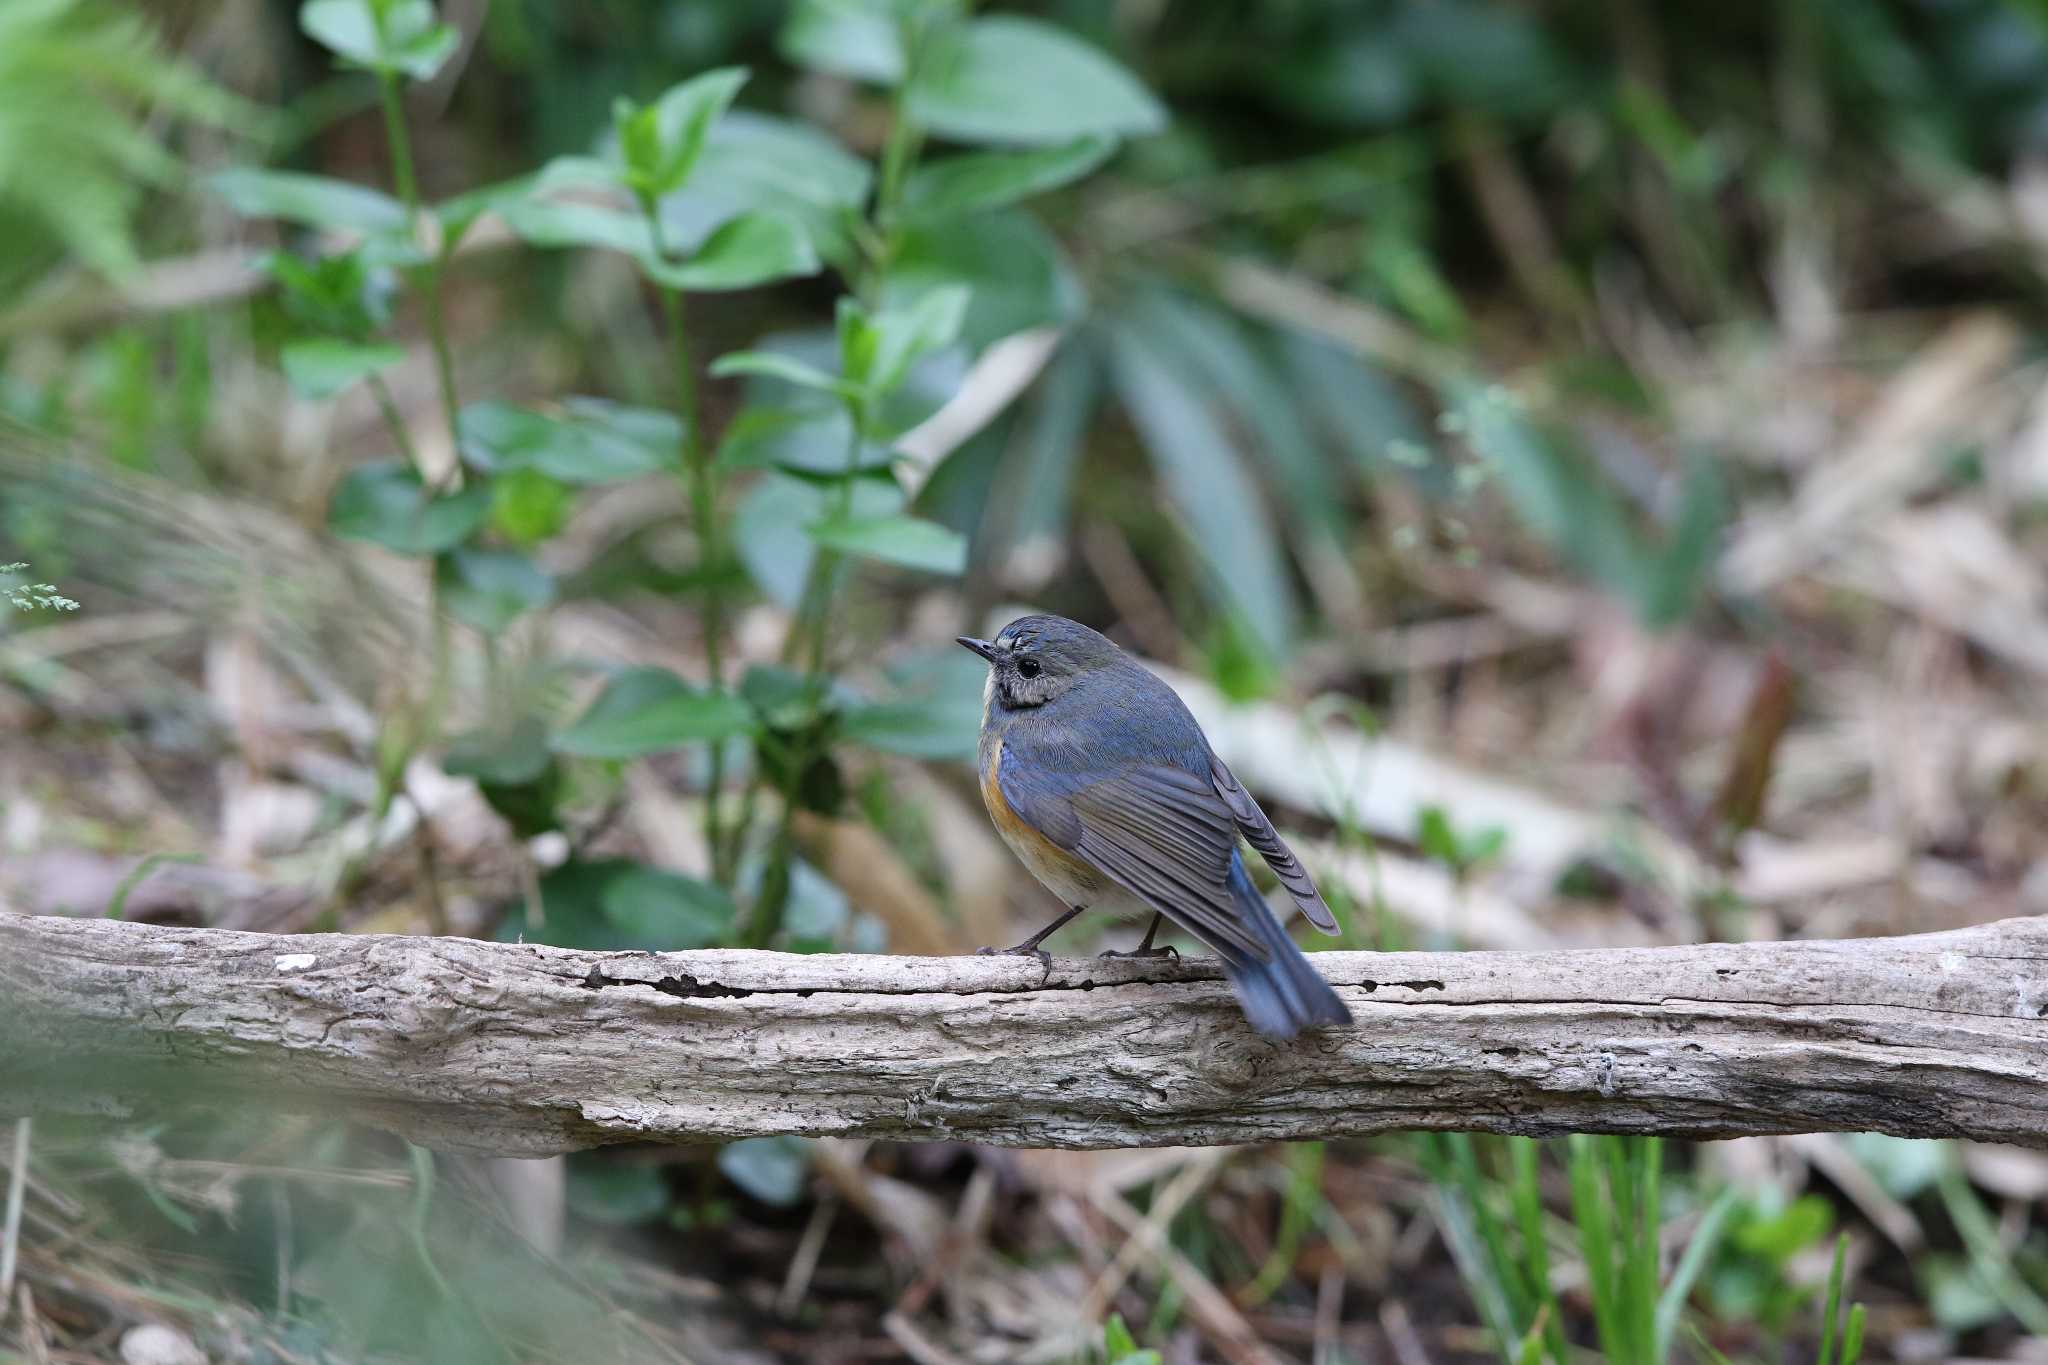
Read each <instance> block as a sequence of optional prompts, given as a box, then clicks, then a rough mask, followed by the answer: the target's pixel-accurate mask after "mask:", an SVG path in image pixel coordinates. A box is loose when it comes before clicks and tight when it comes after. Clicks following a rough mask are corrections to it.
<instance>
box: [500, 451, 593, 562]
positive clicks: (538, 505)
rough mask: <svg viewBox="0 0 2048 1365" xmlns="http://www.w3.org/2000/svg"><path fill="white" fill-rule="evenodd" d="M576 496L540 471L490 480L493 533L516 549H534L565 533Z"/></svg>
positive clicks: (509, 473) (514, 472)
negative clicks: (560, 532)
mask: <svg viewBox="0 0 2048 1365" xmlns="http://www.w3.org/2000/svg"><path fill="white" fill-rule="evenodd" d="M575 500H576V495H575V493H574V492H572V491H571V490H570V488H569V486H568V485H567V484H564V483H563V482H562V481H561V480H559V479H551V478H549V477H548V476H547V475H545V474H543V473H541V472H540V471H539V470H538V469H531V468H528V469H511V470H507V471H505V472H504V473H503V474H500V475H497V476H496V477H494V478H493V479H492V480H491V529H493V530H495V531H496V532H497V533H498V534H499V535H501V536H503V537H505V539H507V540H509V541H511V542H512V543H513V544H515V545H525V546H533V545H538V544H540V542H542V541H544V540H546V539H547V538H548V537H549V536H551V535H553V534H554V533H555V532H557V531H559V530H561V529H562V524H563V523H564V522H566V521H567V520H568V519H569V509H570V508H571V506H573V505H574V503H575Z"/></svg>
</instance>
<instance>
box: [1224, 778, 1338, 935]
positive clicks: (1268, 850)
mask: <svg viewBox="0 0 2048 1365" xmlns="http://www.w3.org/2000/svg"><path fill="white" fill-rule="evenodd" d="M1209 775H1210V777H1212V778H1213V779H1215V783H1216V794H1217V795H1218V796H1220V797H1222V798H1223V804H1224V805H1225V806H1227V807H1229V809H1230V814H1231V817H1232V818H1233V819H1235V820H1236V821H1237V827H1238V829H1240V830H1242V831H1243V832H1244V837H1245V840H1246V842H1248V843H1249V844H1250V845H1251V846H1252V847H1253V848H1255V849H1257V850H1258V851H1259V856H1260V857H1262V858H1264V859H1265V860H1266V866H1267V867H1270V868H1272V869H1273V875H1274V876H1276V877H1278V878H1279V879H1280V885H1282V886H1284V887H1286V888H1287V894H1288V895H1289V896H1292V897H1293V898H1294V904H1295V905H1296V906H1297V907H1298V908H1299V909H1300V910H1301V913H1302V914H1303V915H1305V916H1306V917H1307V918H1308V922H1309V923H1310V924H1313V925H1314V926H1315V927H1316V928H1318V929H1320V930H1322V931H1323V932H1324V933H1326V934H1334V933H1337V932H1339V930H1338V928H1337V917H1336V916H1335V915H1333V914H1331V913H1330V907H1329V905H1328V904H1327V903H1325V902H1324V900H1323V894H1322V892H1320V891H1318V890H1316V884H1315V882H1314V881H1313V880H1311V879H1310V877H1309V875H1308V869H1307V868H1305V867H1303V866H1302V865H1301V859H1299V858H1297V857H1295V856H1294V850H1293V849H1291V848H1289V847H1288V846H1287V844H1286V843H1285V841H1283V840H1282V839H1281V838H1280V832H1279V831H1278V830H1276V829H1274V828H1273V822H1272V821H1271V820H1268V819H1267V818H1266V812H1264V811H1262V810H1260V809H1259V803H1258V802H1257V801H1254V800H1253V799H1252V794H1251V793H1250V792H1248V791H1246V790H1245V789H1244V784H1243V783H1242V782H1239V781H1238V780H1237V774H1236V773H1233V772H1232V771H1230V768H1229V766H1228V765H1227V764H1225V763H1224V761H1223V760H1222V759H1220V758H1218V757H1216V756H1215V755H1214V754H1211V755H1209Z"/></svg>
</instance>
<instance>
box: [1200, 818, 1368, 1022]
mask: <svg viewBox="0 0 2048 1365" xmlns="http://www.w3.org/2000/svg"><path fill="white" fill-rule="evenodd" d="M1230 874H1231V889H1232V890H1233V891H1235V892H1236V893H1237V899H1238V904H1239V905H1240V906H1241V907H1242V911H1241V913H1242V914H1243V916H1244V921H1245V924H1246V926H1247V927H1248V928H1250V929H1251V930H1252V932H1253V933H1254V934H1256V935H1257V936H1258V938H1259V940H1260V941H1261V942H1263V943H1264V944H1265V945H1266V960H1265V961H1264V962H1260V961H1259V960H1257V959H1256V958H1253V957H1250V956H1247V955H1246V954H1244V953H1241V952H1229V951H1226V952H1224V953H1222V954H1221V956H1222V958H1223V970H1224V974H1225V975H1226V976H1228V977H1229V978H1230V988H1231V989H1232V990H1233V991H1235V992H1236V993H1237V1003H1238V1004H1239V1005H1240V1006H1241V1007H1242V1008H1243V1010H1244V1015H1245V1018H1247V1019H1249V1020H1250V1021H1251V1025H1252V1027H1253V1028H1255V1029H1257V1030H1258V1031H1259V1032H1260V1033H1263V1034H1265V1035H1266V1036H1267V1037H1268V1038H1292V1037H1293V1036H1294V1035H1295V1034H1297V1033H1299V1032H1301V1031H1302V1030H1303V1029H1305V1028H1315V1027H1317V1026H1318V1025H1322V1024H1348V1023H1350V1022H1351V1011H1350V1010H1348V1009H1346V1008H1345V1007H1344V1002H1343V1001H1342V1000H1339V999H1338V998H1337V992H1335V991H1333V990H1331V989H1330V983H1329V982H1327V981H1325V980H1324V979H1323V975H1322V973H1321V972H1318V971H1317V970H1316V969H1315V968H1314V967H1313V966H1312V965H1310V963H1309V960H1308V958H1307V957H1306V956H1305V955H1304V954H1303V953H1302V951H1301V949H1299V948H1297V947H1295V946H1294V940H1293V939H1291V938H1289V937H1288V936H1287V930H1286V929H1284V928H1282V927H1281V924H1280V921H1279V920H1278V919H1276V918H1274V915H1273V911H1272V909H1271V908H1270V907H1268V906H1267V904H1266V900H1265V897H1263V896H1261V895H1260V894H1259V892H1258V888H1256V887H1254V886H1253V885H1252V879H1251V875H1250V874H1249V873H1247V872H1246V871H1245V870H1244V864H1243V863H1242V862H1239V861H1236V860H1235V859H1233V865H1232V867H1231V869H1230Z"/></svg>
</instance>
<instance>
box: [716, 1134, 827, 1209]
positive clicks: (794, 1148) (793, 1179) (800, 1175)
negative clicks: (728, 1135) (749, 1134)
mask: <svg viewBox="0 0 2048 1365" xmlns="http://www.w3.org/2000/svg"><path fill="white" fill-rule="evenodd" d="M718 1169H719V1170H720V1171H722V1172H724V1173H725V1178H726V1179H728V1180H730V1181H732V1183H733V1184H735V1185H737V1186H739V1187H740V1188H741V1189H743V1190H745V1191H746V1192H747V1193H748V1194H750V1195H752V1196H753V1197H754V1198H756V1199H758V1200H760V1201H761V1202H762V1203H763V1204H769V1205H772V1206H774V1207H775V1208H779V1209H786V1208H794V1207H795V1206H796V1205H797V1204H798V1203H800V1202H802V1200H803V1197H804V1190H805V1188H806V1187H807V1186H808V1185H809V1183H810V1170H811V1145H810V1144H809V1143H808V1142H805V1141H804V1140H803V1139H802V1138H794V1137H761V1138H743V1139H741V1140H740V1141H738V1142H730V1143H727V1144H726V1145H725V1147H724V1148H722V1149H721V1150H720V1151H719V1153H718Z"/></svg>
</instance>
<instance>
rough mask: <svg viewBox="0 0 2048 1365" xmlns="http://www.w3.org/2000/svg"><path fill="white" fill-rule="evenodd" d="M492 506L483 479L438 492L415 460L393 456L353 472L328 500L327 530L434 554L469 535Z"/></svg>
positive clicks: (403, 551)
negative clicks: (426, 482) (432, 493)
mask: <svg viewBox="0 0 2048 1365" xmlns="http://www.w3.org/2000/svg"><path fill="white" fill-rule="evenodd" d="M490 509H491V492H490V489H488V488H487V487H485V486H484V485H483V484H482V482H481V481H478V482H473V483H471V484H470V485H469V486H468V487H467V488H464V489H463V490H462V491H461V492H459V493H447V494H443V495H441V496H438V497H433V496H429V494H428V492H427V489H426V486H425V485H424V484H422V483H421V482H420V476H419V474H418V473H417V472H416V471H415V470H414V469H413V467H412V466H411V465H409V464H406V463H405V462H404V461H402V460H389V461H383V462H380V463H377V464H367V465H361V466H358V467H357V468H355V469H353V470H351V471H350V472H349V474H348V477H346V478H344V479H343V480H342V481H341V483H340V485H339V486H338V487H337V488H336V489H335V490H334V498H333V500H332V501H331V502H329V503H328V505H327V529H328V530H330V531H332V532H334V534H336V535H338V536H341V537H343V538H344V539H347V540H368V541H373V542H375V543H376V544H379V545H383V546H386V547H388V548H390V549H393V550H396V551H398V552H399V553H400V554H411V555H431V554H439V553H440V552H441V551H443V550H448V549H453V548H454V547H455V546H457V545H460V544H461V543H462V542H463V541H465V540H467V539H469V537H470V535H471V533H473V532H474V531H475V530H476V529H477V528H478V527H479V526H481V525H483V522H484V518H485V517H486V516H488V515H489V514H490Z"/></svg>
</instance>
